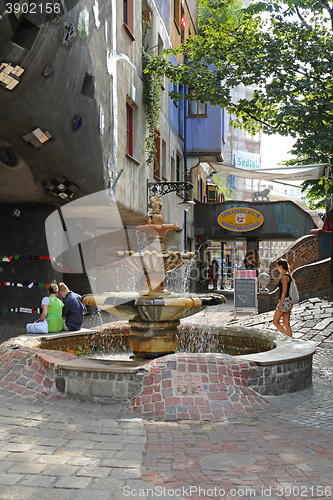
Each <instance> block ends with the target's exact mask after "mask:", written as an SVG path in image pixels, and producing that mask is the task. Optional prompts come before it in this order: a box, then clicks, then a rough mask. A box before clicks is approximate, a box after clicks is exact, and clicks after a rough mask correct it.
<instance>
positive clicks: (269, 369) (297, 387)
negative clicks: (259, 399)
mask: <svg viewBox="0 0 333 500" xmlns="http://www.w3.org/2000/svg"><path fill="white" fill-rule="evenodd" d="M250 373H251V372H250ZM248 384H249V386H250V387H251V389H253V390H255V391H256V392H258V393H259V394H267V395H268V394H274V395H275V396H278V395H279V394H285V393H286V392H295V391H301V390H303V389H306V388H307V387H311V384H312V356H307V357H306V358H302V359H299V360H294V361H290V362H288V363H281V364H274V365H266V366H265V365H257V366H256V368H255V375H254V376H253V377H252V378H249V380H248Z"/></svg>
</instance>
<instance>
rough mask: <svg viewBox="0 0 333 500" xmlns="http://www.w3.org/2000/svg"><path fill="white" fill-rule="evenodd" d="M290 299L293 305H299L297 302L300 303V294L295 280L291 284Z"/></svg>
mask: <svg viewBox="0 0 333 500" xmlns="http://www.w3.org/2000/svg"><path fill="white" fill-rule="evenodd" d="M289 298H290V300H291V303H292V304H297V302H298V301H299V293H298V290H297V285H296V283H295V281H293V280H291V282H290V288H289Z"/></svg>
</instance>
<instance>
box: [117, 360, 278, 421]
mask: <svg viewBox="0 0 333 500" xmlns="http://www.w3.org/2000/svg"><path fill="white" fill-rule="evenodd" d="M146 366H150V372H149V374H148V375H147V376H146V377H145V380H144V383H145V386H144V389H143V391H142V393H141V394H140V395H139V396H138V397H137V398H135V399H134V400H132V401H131V402H129V403H126V404H125V405H124V412H125V413H126V414H130V413H132V414H134V415H140V416H142V417H145V418H153V419H159V418H160V419H163V420H224V419H226V418H233V419H235V418H238V417H239V418H240V417H244V416H247V415H253V416H260V415H263V414H265V413H266V412H267V411H273V409H274V406H273V405H270V404H269V403H267V402H266V401H265V400H264V399H263V398H262V397H261V396H259V395H258V394H257V393H256V392H254V391H252V390H251V389H250V388H249V387H248V386H247V379H248V378H250V377H252V376H254V373H252V372H255V368H254V367H255V363H250V362H248V361H242V362H240V361H238V360H237V359H235V358H233V357H231V356H228V355H227V354H222V355H216V354H214V355H211V354H182V353H178V354H172V355H168V356H165V357H163V358H162V359H157V360H156V361H154V362H150V363H149V365H146ZM275 410H276V411H277V408H275Z"/></svg>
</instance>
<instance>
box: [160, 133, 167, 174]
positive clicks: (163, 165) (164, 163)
mask: <svg viewBox="0 0 333 500" xmlns="http://www.w3.org/2000/svg"><path fill="white" fill-rule="evenodd" d="M161 168H162V172H161V173H162V178H163V179H164V180H167V178H168V172H167V154H166V142H165V141H163V139H162V157H161Z"/></svg>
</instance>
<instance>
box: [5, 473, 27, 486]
mask: <svg viewBox="0 0 333 500" xmlns="http://www.w3.org/2000/svg"><path fill="white" fill-rule="evenodd" d="M22 477H23V475H22V474H10V473H8V474H4V473H0V485H1V486H10V485H12V484H16V483H18V482H19V481H20V479H22Z"/></svg>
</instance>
